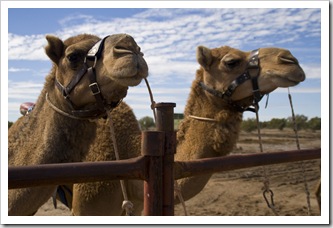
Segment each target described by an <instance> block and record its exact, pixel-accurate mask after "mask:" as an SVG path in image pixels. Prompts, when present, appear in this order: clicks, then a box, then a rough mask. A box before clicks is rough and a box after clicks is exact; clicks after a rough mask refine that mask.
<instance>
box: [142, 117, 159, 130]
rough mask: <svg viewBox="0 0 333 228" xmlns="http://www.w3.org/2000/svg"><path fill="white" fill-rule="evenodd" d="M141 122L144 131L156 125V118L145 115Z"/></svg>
mask: <svg viewBox="0 0 333 228" xmlns="http://www.w3.org/2000/svg"><path fill="white" fill-rule="evenodd" d="M139 124H140V127H141V130H143V131H144V130H148V129H151V128H153V127H155V123H154V119H153V118H151V117H149V116H145V117H143V118H141V119H140V120H139Z"/></svg>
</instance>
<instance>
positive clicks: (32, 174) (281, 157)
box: [8, 149, 321, 189]
mask: <svg viewBox="0 0 333 228" xmlns="http://www.w3.org/2000/svg"><path fill="white" fill-rule="evenodd" d="M320 158H321V149H306V150H294V151H283V152H270V153H255V154H248V155H230V156H225V157H218V158H216V157H215V158H204V159H197V160H193V161H186V162H180V161H175V163H174V165H175V167H174V171H175V172H174V173H175V175H174V177H175V179H181V178H184V177H190V176H195V175H202V174H212V173H215V172H222V171H230V170H236V169H243V168H250V167H256V166H262V165H272V164H279V163H286V162H297V161H304V160H312V159H320ZM146 177H147V175H146V160H145V157H143V156H140V157H136V158H132V159H126V160H121V161H101V162H77V163H61V164H44V165H35V166H19V167H13V166H12V167H9V168H8V188H9V189H13V188H25V187H32V186H42V185H61V184H69V183H84V182H94V181H106V180H121V179H141V180H145V179H146Z"/></svg>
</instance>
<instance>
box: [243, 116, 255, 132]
mask: <svg viewBox="0 0 333 228" xmlns="http://www.w3.org/2000/svg"><path fill="white" fill-rule="evenodd" d="M241 129H242V130H244V131H246V132H251V131H253V130H255V129H257V120H256V119H255V118H248V119H247V120H243V122H242V125H241Z"/></svg>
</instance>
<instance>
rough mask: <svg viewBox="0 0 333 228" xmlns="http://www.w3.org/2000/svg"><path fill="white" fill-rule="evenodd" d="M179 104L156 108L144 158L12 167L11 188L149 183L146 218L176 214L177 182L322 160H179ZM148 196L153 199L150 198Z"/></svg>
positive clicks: (280, 156)
mask: <svg viewBox="0 0 333 228" xmlns="http://www.w3.org/2000/svg"><path fill="white" fill-rule="evenodd" d="M174 107H175V104H174V103H158V104H156V110H157V115H156V116H157V119H156V126H157V131H147V132H143V133H142V148H141V151H142V156H139V157H136V158H131V159H126V160H121V161H103V162H84V163H81V162H77V163H61V164H43V165H35V166H20V167H9V168H8V187H9V189H14V188H25V187H33V186H42V185H62V184H68V183H83V182H94V181H109V180H121V179H139V180H143V181H144V215H169V216H170V215H174V185H173V183H174V180H175V179H181V178H184V177H189V176H194V175H200V174H208V173H215V172H221V171H228V170H235V169H242V168H250V167H256V166H262V165H271V164H279V163H285V162H296V161H304V160H311V159H320V158H321V149H320V148H319V149H308V150H293V151H284V152H271V153H255V154H248V155H230V156H225V157H218V158H206V159H198V160H194V161H186V162H181V161H174V153H175V152H176V137H175V132H174V129H173V108H174ZM148 196H149V197H148Z"/></svg>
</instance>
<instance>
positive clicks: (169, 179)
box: [155, 103, 176, 216]
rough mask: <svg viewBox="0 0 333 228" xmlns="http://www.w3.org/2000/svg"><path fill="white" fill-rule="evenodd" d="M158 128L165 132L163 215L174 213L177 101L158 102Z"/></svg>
mask: <svg viewBox="0 0 333 228" xmlns="http://www.w3.org/2000/svg"><path fill="white" fill-rule="evenodd" d="M155 107H156V129H157V130H158V131H163V132H164V133H165V140H164V143H165V149H164V154H163V168H162V171H163V215H165V216H173V215H174V172H173V166H174V154H175V153H176V133H175V131H174V117H173V113H174V112H173V109H174V107H176V104H175V103H157V104H156V105H155Z"/></svg>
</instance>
